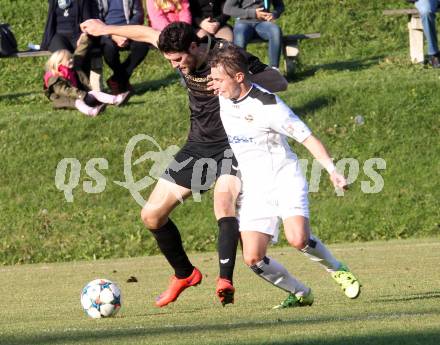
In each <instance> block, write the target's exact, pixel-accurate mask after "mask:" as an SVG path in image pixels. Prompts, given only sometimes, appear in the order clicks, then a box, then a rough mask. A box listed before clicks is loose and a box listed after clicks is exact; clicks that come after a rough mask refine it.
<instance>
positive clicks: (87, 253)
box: [0, 0, 440, 264]
mask: <svg viewBox="0 0 440 345" xmlns="http://www.w3.org/2000/svg"><path fill="white" fill-rule="evenodd" d="M12 4H14V5H12ZM286 4H287V5H288V6H286V7H287V11H286V15H285V16H284V18H283V20H282V21H281V25H282V27H283V30H284V32H286V33H287V32H289V33H295V32H315V31H319V32H321V33H322V38H321V39H319V40H314V41H313V42H305V43H304V44H303V45H302V47H303V49H302V54H303V55H302V66H301V69H300V71H299V73H298V74H297V75H296V76H295V79H294V80H292V81H291V83H290V86H289V89H288V90H287V91H286V92H284V93H283V94H282V97H283V98H284V99H285V100H286V102H287V103H288V104H289V105H290V106H292V107H293V108H294V109H295V111H296V112H297V113H298V114H300V115H301V116H303V118H304V119H305V120H306V121H307V123H308V124H309V126H310V127H311V128H312V129H313V130H314V131H315V133H316V134H317V135H318V136H319V137H321V138H322V139H323V141H324V142H325V143H326V144H328V146H329V148H330V149H331V151H332V153H333V154H334V156H335V157H337V158H343V157H353V158H356V159H358V160H359V161H360V162H361V167H362V164H363V162H364V161H365V160H366V159H368V158H371V157H382V158H384V159H385V160H386V162H387V169H386V170H385V171H384V172H382V175H383V177H384V180H385V188H384V189H383V191H382V192H381V193H379V194H370V195H367V194H364V193H362V192H361V190H360V181H361V180H365V181H369V179H368V178H367V177H366V176H365V174H364V173H363V172H361V173H360V176H359V178H358V179H357V180H356V182H355V183H354V185H353V188H352V190H351V191H350V192H349V193H347V194H346V195H345V196H344V197H342V198H338V197H336V196H335V195H334V193H333V192H332V191H331V189H330V186H329V183H328V182H327V180H326V179H323V181H322V182H321V188H320V190H319V193H312V194H311V196H310V197H311V210H312V224H313V225H314V228H315V232H316V233H317V234H319V236H320V237H321V238H323V239H324V240H326V241H328V242H337V241H347V240H348V241H350V240H362V241H364V240H372V239H390V238H406V237H423V236H434V235H437V234H438V230H439V223H438V219H439V218H440V217H439V209H440V207H439V201H438V200H440V195H439V194H440V192H439V188H438V176H439V172H440V171H439V165H438V164H437V163H436V160H437V159H438V156H439V153H440V152H439V151H440V150H439V143H438V135H439V118H438V109H439V108H440V100H439V98H438V95H437V91H436V90H437V87H438V83H439V78H440V74H439V73H438V71H433V70H431V69H427V68H423V67H422V66H412V65H409V64H408V63H407V41H406V40H407V38H406V32H405V18H403V17H400V18H399V17H396V18H393V17H383V16H382V15H381V11H382V10H383V9H384V8H394V7H396V6H405V4H404V3H402V2H401V1H397V0H396V1H388V2H387V3H386V4H383V3H382V2H380V1H369V2H368V5H365V1H360V0H352V1H306V2H295V1H288V0H287V1H286ZM29 8H31V9H32V12H33V13H35V15H33V16H32V17H30V18H29V17H28V16H26V18H25V17H24V16H23V13H26V11H28V10H29ZM44 11H45V2H37V1H35V2H31V4H30V5H29V2H25V1H22V0H19V1H7V0H0V18H1V19H2V20H3V19H4V21H6V22H9V23H11V24H12V26H13V29H14V32H15V33H16V36H17V38H18V41H19V44H20V46H21V48H25V46H26V44H27V43H28V42H39V40H40V37H41V34H42V29H43V28H42V26H43V23H42V22H43V20H42V19H41V18H45V13H44ZM250 49H251V50H252V51H253V52H255V53H257V54H259V55H260V56H262V57H264V56H265V51H264V47H255V46H254V47H250ZM43 64H44V59H41V58H35V59H20V60H18V59H2V60H0V80H1V83H0V114H1V116H0V155H1V158H2V159H1V163H0V179H1V180H0V181H1V183H0V214H1V217H0V234H1V235H0V262H1V263H6V264H10V263H17V262H41V261H61V260H72V259H89V258H94V257H97V258H108V257H122V256H137V255H142V254H145V253H147V254H152V253H155V251H156V246H155V244H154V243H153V241H152V238H151V236H149V234H148V232H147V231H146V230H145V229H144V228H143V226H142V225H141V223H140V220H139V211H140V208H139V206H138V205H137V204H136V203H135V201H134V200H133V199H132V197H131V196H130V194H129V192H128V191H127V190H126V189H123V188H121V187H120V186H117V185H116V184H114V183H113V182H112V181H115V180H116V181H122V180H124V174H123V154H124V150H125V146H126V144H127V143H128V141H129V139H130V138H131V137H132V136H134V135H136V134H139V133H145V134H148V135H150V136H152V137H154V138H155V139H156V140H157V141H158V142H159V143H160V145H161V147H162V148H166V147H168V146H170V145H173V144H177V145H181V144H183V142H184V140H185V136H186V133H187V128H188V121H187V118H188V110H187V100H186V94H185V90H184V89H183V88H181V87H180V86H179V84H178V78H177V77H176V74H175V73H174V72H173V71H172V70H171V69H170V68H169V67H167V65H166V63H165V62H164V60H163V59H161V57H160V56H159V54H158V53H157V52H152V53H151V54H150V55H149V56H148V58H147V60H146V61H145V62H144V63H143V64H142V65H141V66H140V68H139V69H138V70H137V71H136V73H135V75H134V76H133V82H134V84H135V87H136V90H137V91H138V94H137V95H136V96H134V97H133V98H132V99H131V101H130V104H129V105H128V106H126V107H124V108H122V109H115V108H108V109H107V110H106V113H105V115H104V116H101V117H99V118H96V119H86V118H84V117H82V116H81V115H79V114H78V113H76V112H73V111H72V112H71V111H61V112H55V111H53V110H52V109H51V106H50V104H49V103H48V102H47V100H46V99H45V98H44V96H43V94H42V93H41V75H42V66H43ZM170 100H171V101H170ZM357 115H362V116H363V117H364V118H365V125H363V126H356V125H355V123H354V120H353V119H354V117H355V116H357ZM294 147H295V150H297V151H298V152H299V154H300V156H301V157H309V156H308V155H307V154H306V153H305V152H304V150H302V149H301V148H300V147H298V145H295V144H294ZM154 149H155V148H154V147H151V146H150V147H148V146H147V145H145V144H144V145H140V146H139V147H138V148H137V150H136V151H135V158H138V157H140V156H141V155H142V154H143V153H144V152H146V151H148V150H154ZM65 157H75V158H77V159H78V160H79V161H80V162H81V164H82V167H83V170H82V173H81V181H80V185H79V186H78V187H77V188H76V189H75V190H74V192H73V194H74V202H73V203H66V202H65V199H64V196H63V193H62V192H60V191H58V190H57V189H56V187H55V184H54V176H55V169H56V166H57V164H58V162H59V161H60V160H61V159H62V158H65ZM93 157H104V158H106V159H107V160H108V162H109V168H108V170H103V171H102V172H103V174H104V176H105V177H106V178H107V185H106V189H105V192H103V193H101V194H96V195H92V194H86V193H84V192H83V191H82V188H81V186H82V182H83V181H85V180H88V179H90V178H88V177H87V175H86V174H85V173H84V166H85V164H86V162H87V161H88V160H89V159H91V158H93ZM149 169H150V167H149V165H148V162H146V163H143V164H141V165H140V166H138V167H133V170H134V172H135V175H136V178H137V179H140V178H141V177H143V176H145V175H146V173H147V172H148V171H149ZM143 194H144V195H147V194H148V191H144V192H143ZM188 215H189V216H188ZM173 219H175V221H176V222H177V223H178V225H179V226H180V227H181V228H182V229H184V230H183V232H184V241H185V245H186V247H187V248H189V249H191V250H213V249H214V248H215V236H216V235H215V234H216V225H215V220H214V218H213V215H212V203H211V201H210V194H208V196H207V197H205V198H204V200H203V202H202V203H201V204H199V203H195V202H193V201H189V202H188V203H186V204H185V205H184V206H183V207H179V208H178V210H176V212H175V214H174V215H173Z"/></svg>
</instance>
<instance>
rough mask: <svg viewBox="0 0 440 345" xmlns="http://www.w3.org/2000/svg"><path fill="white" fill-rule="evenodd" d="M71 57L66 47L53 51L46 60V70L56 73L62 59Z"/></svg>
mask: <svg viewBox="0 0 440 345" xmlns="http://www.w3.org/2000/svg"><path fill="white" fill-rule="evenodd" d="M71 58H72V53H71V52H69V51H68V50H67V49H60V50H57V51H56V52H54V53H53V54H52V55H51V56H50V58H49V60H47V62H46V71H48V72H50V73H52V74H53V75H57V74H58V73H59V72H58V67H60V65H61V63H62V62H63V60H69V59H71Z"/></svg>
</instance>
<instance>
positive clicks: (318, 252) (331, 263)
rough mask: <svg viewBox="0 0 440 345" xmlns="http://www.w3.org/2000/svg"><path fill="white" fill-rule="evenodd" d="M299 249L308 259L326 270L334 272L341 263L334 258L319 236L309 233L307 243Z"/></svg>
mask: <svg viewBox="0 0 440 345" xmlns="http://www.w3.org/2000/svg"><path fill="white" fill-rule="evenodd" d="M301 251H302V252H303V253H304V255H305V256H307V257H308V258H309V259H310V260H312V261H315V262H317V263H319V264H321V265H322V266H324V267H325V269H326V270H327V272H334V271H336V270H337V269H338V268H339V267H340V266H341V263H340V262H339V261H338V260H336V258H335V257H334V256H333V254H332V253H330V251H329V250H328V249H327V247H326V246H325V245H324V244H323V243H322V242H321V241H320V240H319V238H318V237H315V236H313V235H310V240H309V244H308V245H307V246H305V247H304V248H303V249H301Z"/></svg>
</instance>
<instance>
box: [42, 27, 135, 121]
mask: <svg viewBox="0 0 440 345" xmlns="http://www.w3.org/2000/svg"><path fill="white" fill-rule="evenodd" d="M89 45H90V39H89V37H88V36H87V35H86V34H83V35H82V36H81V38H80V39H79V41H78V47H77V48H76V50H75V53H74V54H73V55H72V54H71V53H70V52H69V51H68V50H66V49H62V50H58V51H56V52H54V53H53V54H52V55H51V56H50V58H49V60H48V61H47V63H46V73H45V74H44V89H45V92H46V96H47V98H49V99H50V100H51V101H52V102H53V104H54V108H55V109H63V108H68V109H78V110H79V111H80V112H81V113H83V114H85V115H88V116H96V115H98V114H99V113H100V112H101V111H102V110H103V108H104V106H105V105H106V104H114V105H120V104H122V103H123V102H124V101H125V100H126V99H127V96H128V94H129V92H124V93H121V94H118V95H109V94H107V93H104V92H100V91H92V90H91V87H90V82H89V79H88V77H87V76H86V74H85V73H84V72H83V71H82V70H81V65H82V61H83V59H84V57H85V55H86V54H87V50H88V47H89Z"/></svg>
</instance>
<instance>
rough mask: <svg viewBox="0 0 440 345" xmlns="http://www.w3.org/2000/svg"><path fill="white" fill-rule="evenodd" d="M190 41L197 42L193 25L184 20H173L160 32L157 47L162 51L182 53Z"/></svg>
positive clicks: (189, 44)
mask: <svg viewBox="0 0 440 345" xmlns="http://www.w3.org/2000/svg"><path fill="white" fill-rule="evenodd" d="M192 42H196V43H197V44H198V43H199V38H198V37H197V35H196V32H195V31H194V29H193V27H192V26H191V25H190V24H188V23H185V22H173V23H170V24H168V25H167V26H166V27H165V28H164V29H163V30H162V32H161V33H160V35H159V41H158V48H159V50H160V51H161V52H162V53H184V52H188V51H189V47H190V46H191V43H192Z"/></svg>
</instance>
